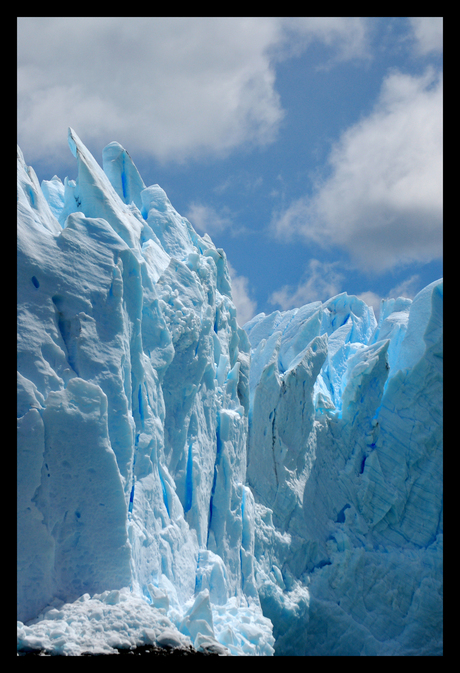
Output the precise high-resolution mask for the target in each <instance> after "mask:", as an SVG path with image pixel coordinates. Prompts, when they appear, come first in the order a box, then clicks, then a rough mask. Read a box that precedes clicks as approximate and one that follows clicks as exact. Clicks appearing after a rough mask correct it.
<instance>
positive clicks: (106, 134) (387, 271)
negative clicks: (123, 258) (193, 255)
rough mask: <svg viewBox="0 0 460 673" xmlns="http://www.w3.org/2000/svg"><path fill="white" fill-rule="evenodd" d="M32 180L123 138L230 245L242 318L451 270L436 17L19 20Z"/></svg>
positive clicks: (372, 294) (408, 288)
mask: <svg viewBox="0 0 460 673" xmlns="http://www.w3.org/2000/svg"><path fill="white" fill-rule="evenodd" d="M17 45H18V59H17V63H18V86H17V90H18V106H17V109H18V122H17V136H18V144H19V146H20V147H21V149H22V151H23V153H24V157H25V160H26V163H27V164H28V165H31V166H33V168H34V170H35V172H36V173H37V176H38V178H39V180H40V181H42V180H50V179H51V178H52V177H53V176H54V175H57V176H59V177H60V178H61V180H62V181H64V178H65V177H66V176H67V177H69V178H70V179H75V178H76V160H75V159H74V157H73V156H72V154H71V152H70V149H69V147H68V144H67V129H68V127H69V126H70V127H72V128H73V129H74V130H75V131H76V133H77V134H78V136H79V137H80V138H81V140H82V141H83V143H84V144H85V145H86V146H87V148H88V149H89V150H90V151H91V153H92V154H93V156H94V157H95V159H96V160H97V161H98V162H99V163H100V164H101V163H102V149H103V148H104V147H105V146H106V145H107V144H108V143H109V142H111V141H113V140H116V141H118V142H119V143H120V144H121V145H123V147H124V148H125V149H126V150H127V151H128V152H129V154H130V156H131V157H132V159H133V161H134V163H135V164H136V166H137V168H138V169H139V172H140V174H141V176H142V178H143V180H144V182H145V184H146V185H147V186H148V185H152V184H159V185H160V186H161V187H162V188H163V189H164V190H165V191H166V193H167V195H168V197H169V199H170V201H171V203H172V205H173V206H174V208H175V209H176V210H177V211H178V212H179V213H180V214H181V215H183V216H185V217H187V218H188V219H189V221H190V222H191V223H192V225H193V226H194V228H195V229H196V230H197V231H198V233H200V234H204V233H208V234H209V235H210V236H211V238H212V240H213V242H214V244H215V245H216V246H217V247H218V248H223V249H224V251H225V253H226V255H227V259H228V262H229V265H230V270H231V275H232V293H233V299H234V302H235V305H236V307H237V316H238V322H239V323H240V324H241V325H243V324H244V323H245V322H246V321H248V320H249V319H251V318H252V317H253V316H254V315H256V314H258V313H261V312H264V313H266V314H269V313H271V312H273V311H274V310H280V311H284V310H287V309H291V308H295V307H300V306H302V305H304V304H307V303H309V302H312V301H325V300H326V299H328V298H329V297H332V296H335V295H337V294H339V293H341V292H347V293H348V294H350V295H357V296H358V297H360V298H361V299H363V300H364V301H366V302H367V303H368V304H369V305H370V306H373V308H374V310H375V312H376V315H378V308H379V305H380V300H381V299H386V298H389V297H397V296H405V297H410V298H413V297H414V296H415V295H416V294H417V292H419V291H420V290H421V289H423V288H424V287H425V286H426V285H427V284H429V283H431V282H433V281H435V280H437V279H438V278H440V277H442V240H443V239H442V186H443V181H442V180H443V178H442V171H443V168H442V139H443V137H442V123H443V115H442V113H443V70H442V68H443V60H442V57H443V21H442V18H441V17H292V18H289V17H288V18H286V17H252V18H251V17H242V18H238V17H228V18H222V17H216V18H214V17H188V18H187V17H183V18H181V17H175V18H166V17H165V18H163V17H160V18H154V17H153V18H152V17H99V18H96V17H65V18H60V17H19V18H18V34H17Z"/></svg>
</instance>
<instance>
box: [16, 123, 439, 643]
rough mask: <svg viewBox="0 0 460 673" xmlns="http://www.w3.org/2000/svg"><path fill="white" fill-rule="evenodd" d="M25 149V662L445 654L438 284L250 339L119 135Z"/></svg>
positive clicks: (21, 583) (21, 378) (21, 578)
mask: <svg viewBox="0 0 460 673" xmlns="http://www.w3.org/2000/svg"><path fill="white" fill-rule="evenodd" d="M68 142H69V146H70V149H71V151H72V153H73V155H74V157H75V159H76V162H77V169H78V175H77V179H76V180H75V181H72V180H68V178H65V179H64V182H62V181H61V179H60V178H58V177H57V176H54V177H53V178H52V179H51V180H48V181H43V182H42V184H41V186H40V185H39V183H38V180H37V177H36V175H35V173H34V171H33V169H32V168H31V167H28V166H27V165H26V163H25V160H24V157H23V155H22V153H21V151H20V150H19V148H18V197H17V201H18V314H17V315H18V341H17V344H18V397H17V408H18V412H17V416H18V472H17V473H18V501H17V502H18V509H17V520H18V535H17V539H18V548H17V561H18V590H17V598H18V606H17V613H18V620H19V621H18V648H19V649H33V648H36V649H44V650H46V651H47V652H49V653H54V654H65V655H75V654H81V653H82V652H95V653H97V652H100V653H104V652H112V651H113V648H119V647H128V648H129V647H134V646H136V645H142V644H148V643H156V644H160V645H161V644H166V645H169V646H172V647H176V646H177V647H184V646H187V645H192V646H194V647H195V648H197V649H210V650H213V651H215V652H218V653H219V654H222V655H228V654H230V655H236V656H242V655H244V656H265V655H268V656H270V655H273V654H276V655H297V656H299V655H323V656H327V655H356V654H360V655H422V654H431V655H432V654H442V281H441V280H440V281H437V282H435V283H432V284H431V285H429V286H428V287H426V288H425V289H424V290H422V292H420V293H419V294H418V295H417V296H416V297H415V299H414V300H413V301H411V300H409V299H405V298H401V297H400V298H396V299H391V300H387V301H385V302H382V306H381V310H380V317H379V321H378V323H377V321H376V319H375V317H374V313H373V310H372V309H371V308H369V307H368V306H367V305H366V304H365V303H364V302H362V301H361V300H359V299H358V298H357V297H354V296H349V295H347V294H346V293H343V294H340V295H338V296H336V297H333V298H331V299H330V300H328V301H326V302H324V303H322V302H319V301H318V302H314V303H311V304H308V305H306V306H303V307H300V308H298V309H293V310H291V311H286V312H279V311H275V312H274V313H272V314H271V315H268V316H266V315H265V314H259V315H258V316H255V317H254V318H253V319H252V320H251V321H250V322H249V323H247V324H246V325H245V326H244V329H242V328H241V327H240V326H239V325H238V322H237V318H236V309H235V306H234V304H233V301H232V293H231V280H230V274H229V270H228V265H227V260H226V256H225V253H224V251H223V250H221V249H217V248H216V247H215V246H214V244H213V243H212V241H211V239H210V237H209V236H208V235H204V236H200V235H198V234H197V233H196V232H195V230H194V229H193V227H192V225H191V224H190V222H189V221H188V220H186V219H185V218H183V217H181V216H180V215H179V214H178V213H177V212H176V211H175V209H174V208H173V206H172V205H171V203H170V201H169V199H168V197H167V196H166V194H165V192H164V191H163V190H162V189H161V187H159V186H158V185H152V186H148V187H146V186H145V184H144V182H143V180H142V178H141V176H140V175H139V172H138V171H137V168H136V166H135V164H134V163H133V161H132V159H131V157H130V155H129V154H128V152H127V151H126V150H125V149H124V148H123V147H122V146H121V145H119V144H118V143H116V142H112V143H110V144H109V145H108V146H107V147H106V148H105V149H104V150H103V153H102V168H101V167H100V166H99V164H98V163H97V162H96V161H95V159H94V158H93V157H92V156H91V154H90V153H89V152H88V150H87V148H86V147H85V146H84V144H83V143H82V142H81V140H80V139H79V138H78V136H77V134H76V133H75V132H74V131H73V130H72V129H69V134H68Z"/></svg>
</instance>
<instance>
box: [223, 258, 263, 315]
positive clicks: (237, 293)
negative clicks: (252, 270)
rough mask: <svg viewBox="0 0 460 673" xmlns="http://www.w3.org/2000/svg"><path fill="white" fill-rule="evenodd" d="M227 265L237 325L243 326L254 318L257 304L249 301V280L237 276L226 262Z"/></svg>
mask: <svg viewBox="0 0 460 673" xmlns="http://www.w3.org/2000/svg"><path fill="white" fill-rule="evenodd" d="M227 263H228V269H229V271H230V277H231V279H232V297H233V303H234V304H235V307H236V316H237V320H238V324H239V325H241V326H243V325H244V324H245V323H247V322H248V320H251V318H253V317H254V316H255V314H256V310H257V303H256V302H255V301H254V300H253V299H251V296H250V289H249V280H248V279H247V278H246V277H245V276H238V275H237V273H236V271H235V269H234V268H233V266H232V265H231V264H230V262H229V261H228V260H227Z"/></svg>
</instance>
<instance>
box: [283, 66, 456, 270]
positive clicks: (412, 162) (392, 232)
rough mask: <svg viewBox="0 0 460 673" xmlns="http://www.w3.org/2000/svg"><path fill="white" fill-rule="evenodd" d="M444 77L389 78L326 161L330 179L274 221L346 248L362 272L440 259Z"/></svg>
mask: <svg viewBox="0 0 460 673" xmlns="http://www.w3.org/2000/svg"><path fill="white" fill-rule="evenodd" d="M442 96H443V87H442V76H437V75H436V73H435V72H434V71H433V70H432V69H428V70H427V72H426V73H425V74H424V75H423V76H420V77H415V76H411V75H405V74H402V73H400V72H393V73H391V74H390V75H389V76H388V77H387V78H386V79H385V80H384V82H383V86H382V90H381V93H380V97H379V100H378V102H377V104H376V106H375V109H374V111H373V112H372V114H370V115H369V116H368V117H367V118H364V119H362V120H361V121H360V122H358V123H357V124H355V125H354V126H352V127H351V128H349V129H348V130H347V131H346V132H345V133H344V134H343V135H342V137H341V139H340V141H339V142H338V143H337V145H336V146H335V147H334V148H333V150H332V152H331V155H330V157H329V163H330V166H331V169H332V172H331V175H330V177H328V178H327V179H326V180H325V181H324V182H323V183H322V184H319V185H318V186H317V187H316V191H315V193H314V195H313V196H312V198H310V199H308V198H307V197H305V198H301V199H298V200H297V201H295V202H294V203H292V204H291V206H290V207H289V208H288V209H287V210H285V211H284V212H283V213H281V215H277V216H276V217H275V218H274V221H273V223H272V227H273V231H274V232H275V235H276V236H278V237H279V238H280V239H287V240H290V239H293V238H297V237H301V238H304V239H306V240H311V241H315V242H316V243H319V244H320V245H323V246H326V247H327V246H331V245H336V246H340V247H341V248H343V249H345V250H347V251H348V252H349V254H350V256H351V258H352V260H353V261H354V262H355V263H356V264H357V265H358V266H360V267H361V268H364V269H366V270H368V271H377V272H380V271H383V270H385V269H388V268H391V267H393V266H395V265H398V264H401V263H407V262H413V261H428V260H432V259H436V258H439V257H440V256H441V255H442V181H443V175H442Z"/></svg>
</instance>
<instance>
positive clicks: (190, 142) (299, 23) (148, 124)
mask: <svg viewBox="0 0 460 673" xmlns="http://www.w3.org/2000/svg"><path fill="white" fill-rule="evenodd" d="M365 25H366V24H365V21H364V20H363V19H359V18H353V17H351V18H350V17H339V18H333V17H332V18H329V17H326V18H315V17H313V18H299V19H283V18H277V17H252V18H251V17H247V18H245V17H242V18H237V17H229V18H228V17H227V18H221V17H209V18H208V17H205V18H203V17H199V18H196V17H175V18H167V17H157V18H155V17H153V18H152V17H19V19H18V139H19V143H20V145H21V146H22V149H23V150H24V152H25V153H26V156H27V160H28V161H30V162H33V161H34V160H37V159H40V158H41V157H43V156H44V154H47V155H48V156H53V158H54V157H57V156H61V158H66V156H67V154H68V151H67V147H66V146H65V138H66V134H67V127H68V126H69V125H70V126H72V127H73V128H75V130H76V131H77V132H78V133H79V134H80V136H81V137H82V138H85V142H86V143H88V144H89V146H90V147H91V143H93V144H95V145H96V144H97V147H101V146H104V144H106V143H108V142H110V141H112V140H114V139H116V140H118V141H119V142H120V143H121V144H123V145H124V146H125V147H128V148H129V150H130V152H136V153H138V154H139V153H141V152H143V153H146V154H147V155H150V156H154V157H156V158H157V159H159V160H176V161H183V160H186V159H187V158H190V157H192V156H193V157H196V156H200V154H212V155H219V154H226V153H228V152H230V151H232V150H233V149H234V148H236V147H241V146H244V147H247V146H251V145H263V144H266V143H270V142H272V141H273V140H274V139H275V138H276V133H277V130H278V128H279V124H280V122H281V120H282V119H283V117H284V111H283V109H282V106H281V102H280V99H279V95H278V93H277V91H276V89H275V63H276V62H277V60H279V59H280V58H283V57H287V56H289V55H292V54H293V53H294V52H295V51H297V52H299V51H301V50H302V49H305V48H306V47H307V46H308V44H309V43H310V42H311V40H312V39H317V40H320V41H322V42H323V43H325V44H327V45H328V46H330V47H331V48H332V50H333V51H334V49H335V51H334V53H336V54H337V58H341V59H342V60H343V59H344V58H351V57H353V56H359V55H360V54H361V53H362V51H363V46H362V45H363V42H364V36H365V33H366V28H365Z"/></svg>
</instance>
